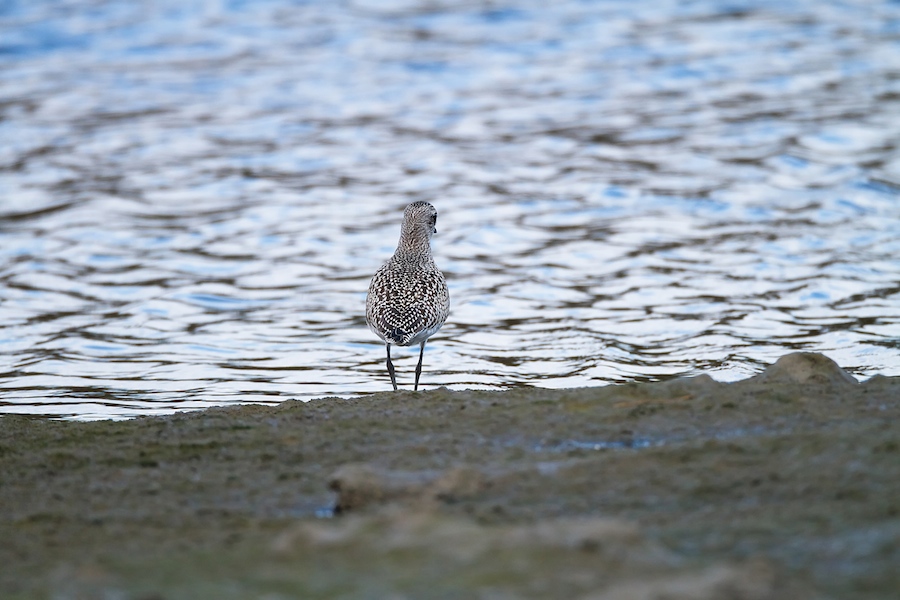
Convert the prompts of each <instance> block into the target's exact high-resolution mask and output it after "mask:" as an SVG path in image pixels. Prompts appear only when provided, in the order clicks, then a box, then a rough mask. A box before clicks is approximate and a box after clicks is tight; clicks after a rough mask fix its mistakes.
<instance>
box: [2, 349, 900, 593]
mask: <svg viewBox="0 0 900 600" xmlns="http://www.w3.org/2000/svg"><path fill="white" fill-rule="evenodd" d="M898 398H900V378H888V377H881V376H876V377H873V378H872V379H870V380H868V381H865V382H862V383H859V382H856V380H854V379H853V378H852V377H851V376H849V375H848V374H847V373H845V372H844V371H843V370H841V369H840V368H839V367H838V366H837V365H835V364H834V363H833V362H831V361H830V360H829V359H827V358H826V357H824V356H822V355H818V354H792V355H788V356H785V357H783V358H782V359H781V360H779V361H778V362H777V363H776V364H775V365H772V366H770V367H769V368H768V369H767V370H766V371H765V372H763V373H761V374H760V375H757V376H755V377H752V378H750V379H746V380H744V381H740V382H736V383H730V384H725V383H717V382H715V381H714V380H712V379H711V378H709V377H707V376H700V377H695V378H690V379H673V380H669V381H666V382H662V383H654V384H628V385H620V386H607V387H600V388H582V389H566V390H544V389H533V388H521V389H513V390H508V391H502V392H497V391H449V390H445V389H433V390H427V391H424V392H418V393H413V392H398V393H393V392H385V393H379V394H373V395H371V396H368V397H362V398H357V399H351V400H345V399H339V398H326V399H322V400H316V401H311V402H308V403H303V402H297V401H288V402H284V403H282V404H280V405H278V406H258V405H247V406H241V407H230V408H212V409H208V410H204V411H200V412H193V413H182V414H178V415H172V416H166V417H152V418H141V419H135V420H131V421H117V422H114V421H102V422H62V421H50V420H44V419H36V418H27V417H19V416H4V417H2V418H0V507H2V511H0V540H3V543H2V544H0V565H2V568H0V597H2V598H12V599H19V598H21V599H26V598H27V599H30V598H66V599H81V598H85V599H88V598H91V599H92V598H127V599H132V598H133V599H139V600H151V599H155V600H161V599H166V600H169V599H181V598H184V599H188V598H190V599H196V598H226V599H227V598H235V599H238V598H240V599H244V598H266V599H277V598H285V599H287V598H347V599H355V598H396V599H400V598H461V599H462V598H485V599H488V598H490V599H495V598H496V599H515V598H573V599H580V600H588V599H597V600H600V599H602V600H619V599H622V600H625V599H629V600H630V599H640V600H643V599H647V600H650V599H662V598H666V599H685V600H687V599H710V600H712V599H723V600H724V599H741V600H743V599H747V600H751V599H752V600H757V599H770V598H771V599H775V598H784V599H803V598H851V599H852V598H858V599H875V598H891V597H894V595H893V594H894V593H895V592H896V590H897V589H900V569H897V565H898V564H900V500H898V499H900V419H898V417H900V402H898Z"/></svg>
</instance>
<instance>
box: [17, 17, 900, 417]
mask: <svg viewBox="0 0 900 600" xmlns="http://www.w3.org/2000/svg"><path fill="white" fill-rule="evenodd" d="M0 10H2V11H4V13H5V14H2V15H0V16H2V17H3V20H2V21H0V23H2V25H0V139H2V140H3V143H2V144H0V217H2V220H0V302H2V303H0V326H2V328H3V329H2V334H0V348H2V350H3V353H2V357H3V358H2V361H3V365H2V378H0V411H3V412H24V413H39V414H48V415H71V416H77V417H80V418H97V417H126V416H133V415H139V414H155V413H160V412H171V411H173V410H179V409H193V408H199V407H204V406H209V405H213V404H227V403H235V402H278V401H281V400H284V399H287V398H312V397H319V396H324V395H335V394H337V395H354V394H359V393H364V392H371V391H375V390H386V389H389V384H388V382H387V374H386V373H385V371H384V366H383V362H382V360H383V359H382V355H383V352H382V349H381V346H380V343H379V341H378V340H377V339H376V338H374V336H372V335H371V334H370V333H369V332H368V330H367V329H366V327H365V323H364V317H363V312H364V310H363V304H364V296H365V289H366V286H367V283H368V278H369V277H370V276H371V274H372V273H373V272H374V271H375V269H376V268H377V267H378V265H379V264H380V262H381V261H383V260H384V259H386V258H387V257H388V256H389V255H390V253H391V251H392V250H393V246H394V244H395V242H396V238H397V234H398V227H399V218H400V211H401V210H402V207H403V206H404V205H405V204H406V203H408V202H411V201H414V200H420V199H423V200H428V201H430V202H432V203H434V204H435V205H436V206H437V208H438V210H439V211H440V213H441V217H440V220H439V223H440V226H439V234H438V235H437V236H435V239H434V245H435V254H436V258H437V261H438V264H439V266H440V267H441V268H442V270H444V272H445V273H446V274H447V276H448V279H449V284H450V288H451V295H452V298H453V312H452V314H451V317H450V320H449V321H448V323H447V325H445V327H444V328H443V329H442V330H441V332H440V333H439V334H438V335H437V336H436V337H435V338H433V341H432V342H431V343H430V344H429V346H428V348H427V352H426V358H425V372H424V373H423V381H424V383H425V384H426V386H434V385H447V386H450V387H453V388H466V387H486V388H503V387H508V386H516V385H537V386H542V387H567V386H582V385H598V384H602V383H607V382H623V381H634V380H646V379H657V378H661V377H666V376H671V375H674V374H680V373H694V372H697V371H701V370H702V371H708V372H712V373H713V374H714V375H715V376H716V377H717V378H718V379H720V380H734V379H738V378H741V377H744V376H746V375H748V374H749V373H752V372H755V371H756V370H757V369H758V368H759V366H760V364H762V363H767V362H771V361H772V360H774V359H776V358H777V357H779V356H781V355H782V354H784V353H786V352H788V351H792V350H798V349H803V350H814V351H820V352H825V353H826V354H828V355H829V356H831V357H832V358H834V359H835V360H837V361H838V362H839V363H840V364H841V365H843V366H845V367H849V368H850V369H852V370H853V371H854V372H856V374H857V375H858V376H861V377H865V376H869V375H872V374H875V373H883V374H891V375H897V374H900V358H898V347H900V341H898V340H900V301H898V292H900V284H898V281H900V263H898V259H897V257H898V256H900V205H898V196H900V193H898V192H900V152H898V148H897V140H898V139H900V46H898V39H900V4H897V3H890V2H874V1H872V2H864V3H853V4H849V5H848V4H844V3H839V2H812V1H808V2H802V1H801V2H793V3H780V2H752V3H750V2H747V3H741V2H737V3H734V2H732V3H728V4H727V5H723V4H720V3H718V2H713V1H701V2H690V3H683V2H674V1H672V2H654V3H629V2H604V3H584V2H575V1H570V2H558V3H553V5H552V6H551V7H547V6H543V4H542V3H537V2H516V3H492V4H491V8H484V7H482V5H480V4H477V3H443V2H438V3H434V2H428V3H424V2H421V3H420V2H416V1H414V0H405V1H403V2H392V3H384V2H368V1H366V2H362V1H359V0H356V1H354V2H348V3H329V2H309V3H299V4H296V3H292V2H287V1H277V0H273V1H270V2H259V3H247V4H241V3H224V2H223V3H218V2H208V3H203V4H202V5H197V6H194V5H191V4H190V3H187V4H185V3H176V2H160V3H156V4H154V5H153V6H152V7H151V6H148V5H144V4H141V3H130V2H125V1H124V0H109V1H107V2H103V3H84V4H81V3H79V2H72V3H67V4H66V7H65V10H61V9H60V7H59V5H58V4H57V3H52V2H46V3H7V4H4V5H3V8H0ZM397 354H398V357H397V361H396V362H397V366H398V369H399V376H400V381H401V382H402V383H404V384H407V383H409V384H411V382H412V370H413V367H414V364H415V363H414V361H415V358H416V356H415V354H414V352H413V351H409V352H404V351H403V350H400V351H399V352H398V353H397Z"/></svg>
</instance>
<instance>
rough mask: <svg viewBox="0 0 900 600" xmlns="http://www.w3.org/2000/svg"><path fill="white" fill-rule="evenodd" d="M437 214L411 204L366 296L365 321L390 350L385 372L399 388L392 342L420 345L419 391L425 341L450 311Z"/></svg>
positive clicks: (424, 205) (420, 204) (421, 204)
mask: <svg viewBox="0 0 900 600" xmlns="http://www.w3.org/2000/svg"><path fill="white" fill-rule="evenodd" d="M436 221H437V211H436V210H435V208H434V207H433V206H432V205H431V204H429V203H428V202H413V203H412V204H410V205H409V206H407V207H406V210H405V211H403V225H402V226H401V228H400V242H399V243H398V244H397V249H396V250H395V251H394V255H393V256H392V257H391V258H390V260H388V261H387V262H386V263H384V265H382V267H381V268H380V269H378V271H377V272H376V273H375V276H374V277H373V278H372V283H370V284H369V294H368V296H367V297H366V322H367V323H368V324H369V329H371V330H372V331H373V332H375V335H377V336H378V337H380V338H381V339H382V340H383V341H384V343H385V344H386V346H387V357H388V358H387V368H388V373H390V375H391V383H392V384H393V385H394V389H395V390H396V389H397V383H396V378H395V376H394V367H393V365H392V364H391V344H394V345H397V346H412V345H414V344H419V345H420V346H421V349H420V351H419V364H418V366H417V367H416V384H415V389H418V387H419V374H420V373H421V370H422V354H423V352H424V350H425V342H426V340H428V338H429V337H431V336H432V335H434V334H435V333H436V332H437V330H438V329H440V328H441V326H442V325H443V324H444V321H445V320H446V319H447V315H448V314H449V313H450V293H449V291H448V290H447V282H446V281H445V280H444V275H443V273H441V272H440V270H438V268H437V265H435V264H434V257H433V256H432V255H431V236H432V234H434V233H435V232H436V231H437V230H436V229H435V223H436Z"/></svg>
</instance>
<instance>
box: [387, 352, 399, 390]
mask: <svg viewBox="0 0 900 600" xmlns="http://www.w3.org/2000/svg"><path fill="white" fill-rule="evenodd" d="M387 369H388V373H390V375H391V383H392V384H393V386H394V391H395V392H396V391H397V377H396V376H395V375H394V363H392V362H391V345H390V344H387Z"/></svg>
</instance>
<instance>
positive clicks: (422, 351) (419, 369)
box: [413, 342, 425, 391]
mask: <svg viewBox="0 0 900 600" xmlns="http://www.w3.org/2000/svg"><path fill="white" fill-rule="evenodd" d="M423 354H425V342H422V345H421V347H420V348H419V364H418V365H416V385H415V387H413V391H418V390H419V375H421V374H422V355H423Z"/></svg>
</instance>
